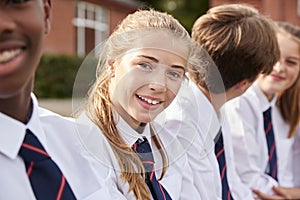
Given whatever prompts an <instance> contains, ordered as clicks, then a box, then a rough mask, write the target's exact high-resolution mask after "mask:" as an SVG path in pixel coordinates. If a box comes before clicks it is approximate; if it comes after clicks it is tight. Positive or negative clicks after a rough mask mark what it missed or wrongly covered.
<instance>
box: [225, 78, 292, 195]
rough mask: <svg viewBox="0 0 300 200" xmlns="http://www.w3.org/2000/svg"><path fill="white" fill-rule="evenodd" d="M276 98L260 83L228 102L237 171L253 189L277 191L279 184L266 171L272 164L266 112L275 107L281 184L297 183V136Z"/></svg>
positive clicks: (274, 124) (243, 180)
mask: <svg viewBox="0 0 300 200" xmlns="http://www.w3.org/2000/svg"><path fill="white" fill-rule="evenodd" d="M275 102H276V97H275V98H274V99H273V100H272V101H271V102H269V101H268V100H267V98H266V96H265V95H264V94H263V92H262V91H261V90H260V89H259V87H258V85H257V83H254V84H253V85H252V86H251V87H250V88H249V89H248V90H247V91H246V92H245V93H244V94H243V95H242V96H240V97H237V98H235V99H233V100H231V101H229V102H228V103H226V105H225V108H224V110H225V112H226V115H227V119H228V122H229V124H230V132H231V134H232V139H233V140H232V141H233V147H234V156H235V161H236V169H237V172H238V174H239V176H240V178H241V180H242V182H244V183H245V184H247V185H248V186H249V187H250V188H251V189H259V190H260V191H262V192H264V193H268V194H273V191H272V186H274V185H278V183H277V182H276V181H275V180H274V179H273V178H272V177H270V176H268V175H267V174H266V173H265V171H266V168H267V165H268V157H269V156H268V147H267V141H266V137H265V131H264V124H263V123H264V120H263V112H264V111H266V110H267V109H268V108H269V107H270V106H272V113H271V115H272V124H273V130H274V135H275V140H276V148H277V164H278V180H279V183H280V185H281V186H284V187H291V186H292V185H293V176H292V164H291V155H292V154H291V151H292V144H293V138H291V139H289V138H287V135H288V131H289V126H288V124H286V123H285V122H284V120H283V119H282V117H281V115H280V112H279V109H278V108H277V107H276V106H275Z"/></svg>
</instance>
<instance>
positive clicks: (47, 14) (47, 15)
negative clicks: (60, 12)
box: [44, 0, 51, 34]
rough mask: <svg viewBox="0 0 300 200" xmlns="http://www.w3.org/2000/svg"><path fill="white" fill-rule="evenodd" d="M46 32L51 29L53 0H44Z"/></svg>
mask: <svg viewBox="0 0 300 200" xmlns="http://www.w3.org/2000/svg"><path fill="white" fill-rule="evenodd" d="M44 13H45V34H47V33H49V31H50V29H51V0H44Z"/></svg>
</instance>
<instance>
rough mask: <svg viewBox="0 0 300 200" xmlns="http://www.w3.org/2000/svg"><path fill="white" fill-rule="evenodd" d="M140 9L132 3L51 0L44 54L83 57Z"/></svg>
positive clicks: (127, 0) (128, 0)
mask: <svg viewBox="0 0 300 200" xmlns="http://www.w3.org/2000/svg"><path fill="white" fill-rule="evenodd" d="M141 6H143V4H141V3H139V2H137V1H135V0H52V7H53V9H52V23H51V26H52V27H51V31H50V33H49V34H48V35H47V38H46V44H45V52H46V53H53V54H72V55H76V54H77V55H86V54H88V53H89V52H90V51H91V50H92V49H94V47H95V46H96V45H97V44H99V43H100V42H102V41H103V40H105V39H106V38H107V37H108V35H109V34H110V33H111V32H112V31H113V29H114V28H115V26H116V25H117V24H118V23H119V22H120V21H121V20H122V19H123V18H124V17H125V16H127V15H128V14H129V13H132V12H134V11H135V10H137V9H138V8H140V7H141Z"/></svg>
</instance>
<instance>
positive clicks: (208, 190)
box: [155, 81, 221, 199]
mask: <svg viewBox="0 0 300 200" xmlns="http://www.w3.org/2000/svg"><path fill="white" fill-rule="evenodd" d="M155 121H158V122H159V123H161V125H162V126H163V127H164V128H165V129H168V130H169V131H170V132H172V133H173V137H174V138H176V140H177V141H178V142H179V143H180V144H181V147H180V148H181V151H182V152H185V153H186V154H187V157H188V161H189V165H190V167H191V169H192V171H193V175H192V176H193V179H194V180H193V182H194V185H195V187H196V189H197V192H198V193H199V195H200V198H201V199H221V180H220V175H219V168H218V161H217V159H216V156H215V153H214V138H215V136H216V135H217V133H218V131H219V129H220V123H219V120H218V116H217V114H216V112H215V111H214V108H213V107H212V105H211V103H210V102H209V101H208V99H207V98H206V97H205V96H204V94H203V93H202V92H201V91H200V90H199V89H198V87H197V86H196V85H195V84H194V83H193V82H192V81H184V83H183V84H182V87H181V89H180V91H179V92H178V94H177V96H176V98H175V99H174V101H173V102H172V103H171V105H170V106H169V107H168V108H167V109H165V111H164V112H163V113H162V114H160V116H159V117H158V118H157V119H156V120H155Z"/></svg>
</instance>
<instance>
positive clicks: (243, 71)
mask: <svg viewBox="0 0 300 200" xmlns="http://www.w3.org/2000/svg"><path fill="white" fill-rule="evenodd" d="M192 38H193V39H194V40H195V41H196V42H197V43H198V44H199V45H201V46H202V47H203V48H204V49H205V50H206V51H207V52H208V54H209V55H210V56H211V58H212V61H213V62H214V63H215V65H213V62H210V61H209V60H207V62H206V60H205V59H202V55H199V56H198V58H199V59H202V60H203V63H204V64H205V63H206V64H207V65H204V68H202V70H199V69H197V68H196V67H195V68H193V69H191V70H190V71H189V72H188V76H189V78H190V80H189V81H186V82H185V84H184V85H183V88H182V90H180V92H179V94H178V96H177V97H176V99H175V100H174V102H173V103H172V104H171V105H170V107H168V108H167V110H166V116H165V117H166V119H165V122H164V126H165V127H166V128H167V129H169V130H170V131H172V132H173V133H177V135H176V139H177V140H178V141H179V142H180V143H181V144H182V146H183V147H182V148H183V149H184V150H185V151H186V153H187V155H188V159H189V163H190V166H191V168H192V171H193V178H194V184H195V186H196V187H197V189H198V193H199V194H200V196H201V199H224V200H225V199H253V197H252V192H251V190H250V189H249V188H248V187H245V186H244V185H243V184H242V183H241V181H240V179H239V177H238V176H237V174H236V172H235V163H234V159H233V155H232V146H231V137H230V135H227V132H225V133H224V134H222V129H223V128H225V127H222V126H223V117H222V114H221V112H220V108H221V107H222V105H223V104H224V103H225V102H226V101H229V100H230V99H233V98H235V97H237V96H239V95H241V94H242V93H243V92H244V91H245V90H246V89H247V88H248V87H249V86H250V85H251V84H252V83H253V81H254V80H255V79H256V78H257V76H258V74H259V73H260V72H265V73H269V72H270V71H271V70H272V66H273V65H274V64H275V62H276V61H277V60H278V58H279V50H278V44H277V40H276V34H275V31H274V28H273V23H272V22H271V21H270V20H269V19H267V18H266V17H264V16H262V15H260V14H259V13H258V11H257V10H256V9H254V8H253V7H251V6H247V5H242V4H228V5H221V6H217V7H213V8H211V9H210V10H209V11H208V12H207V14H205V15H203V16H201V17H199V18H198V19H197V20H196V22H195V23H194V25H193V29H192ZM258 44H259V45H258ZM200 53H202V52H200ZM221 127H222V129H221ZM223 141H224V142H223ZM215 143H216V145H215ZM223 145H224V146H223ZM218 148H220V149H218ZM224 150H225V154H224ZM220 158H222V159H220ZM224 164H225V165H224ZM203 183H204V184H203Z"/></svg>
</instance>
